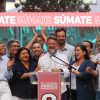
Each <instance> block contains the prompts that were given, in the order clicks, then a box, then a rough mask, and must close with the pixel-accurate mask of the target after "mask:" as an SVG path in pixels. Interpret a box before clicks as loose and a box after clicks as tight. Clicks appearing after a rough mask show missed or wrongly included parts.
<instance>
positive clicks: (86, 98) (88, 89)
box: [71, 45, 95, 100]
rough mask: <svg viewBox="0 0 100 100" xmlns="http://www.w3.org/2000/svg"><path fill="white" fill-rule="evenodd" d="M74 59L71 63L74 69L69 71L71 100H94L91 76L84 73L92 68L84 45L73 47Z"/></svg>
mask: <svg viewBox="0 0 100 100" xmlns="http://www.w3.org/2000/svg"><path fill="white" fill-rule="evenodd" d="M75 59H76V61H75V62H72V63H71V65H72V66H73V67H74V68H75V69H76V70H75V69H72V70H71V71H72V77H71V80H72V84H71V89H72V100H94V98H95V97H94V90H93V85H92V76H91V75H90V74H89V73H87V72H86V71H85V69H86V68H87V67H93V64H92V62H91V61H90V60H89V55H88V52H87V49H86V47H85V46H84V45H77V46H76V47H75Z"/></svg>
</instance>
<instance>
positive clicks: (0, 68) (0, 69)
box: [0, 56, 13, 81]
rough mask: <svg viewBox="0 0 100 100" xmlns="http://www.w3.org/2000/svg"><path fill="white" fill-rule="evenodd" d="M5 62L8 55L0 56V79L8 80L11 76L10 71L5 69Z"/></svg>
mask: <svg viewBox="0 0 100 100" xmlns="http://www.w3.org/2000/svg"><path fill="white" fill-rule="evenodd" d="M7 62H8V57H7V56H2V57H1V58H0V81H8V79H10V78H12V76H13V73H12V71H8V70H7Z"/></svg>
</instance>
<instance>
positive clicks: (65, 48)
mask: <svg viewBox="0 0 100 100" xmlns="http://www.w3.org/2000/svg"><path fill="white" fill-rule="evenodd" d="M58 50H60V51H66V50H67V47H66V45H65V46H64V48H63V49H59V48H58Z"/></svg>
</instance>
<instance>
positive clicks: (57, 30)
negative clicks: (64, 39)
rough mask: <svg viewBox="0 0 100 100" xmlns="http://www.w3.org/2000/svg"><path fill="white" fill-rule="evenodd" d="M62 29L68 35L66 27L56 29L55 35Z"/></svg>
mask: <svg viewBox="0 0 100 100" xmlns="http://www.w3.org/2000/svg"><path fill="white" fill-rule="evenodd" d="M61 31H63V32H64V33H65V36H66V30H65V29H64V28H57V29H56V30H55V36H57V32H61Z"/></svg>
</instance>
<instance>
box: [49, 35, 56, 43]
mask: <svg viewBox="0 0 100 100" xmlns="http://www.w3.org/2000/svg"><path fill="white" fill-rule="evenodd" d="M49 40H55V41H57V39H56V37H55V36H50V37H48V39H47V42H48V41H49Z"/></svg>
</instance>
